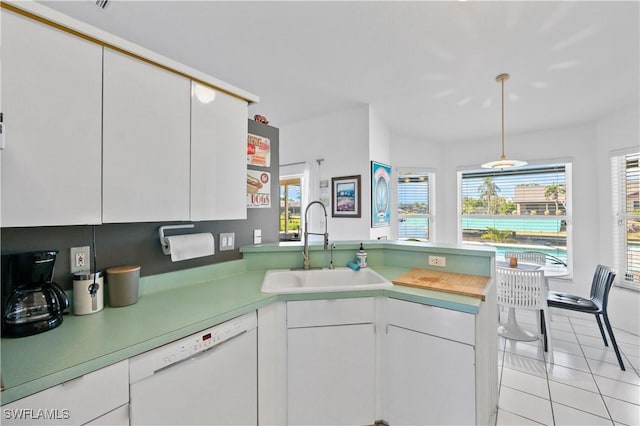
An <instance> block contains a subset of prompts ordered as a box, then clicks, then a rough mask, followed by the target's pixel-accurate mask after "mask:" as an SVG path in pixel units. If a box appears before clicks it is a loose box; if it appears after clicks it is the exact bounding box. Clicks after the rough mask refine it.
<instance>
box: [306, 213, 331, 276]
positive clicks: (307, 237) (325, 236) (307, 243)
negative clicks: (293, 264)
mask: <svg viewBox="0 0 640 426" xmlns="http://www.w3.org/2000/svg"><path fill="white" fill-rule="evenodd" d="M314 204H319V205H320V207H322V211H323V212H324V233H318V232H309V218H308V214H309V208H310V207H311V206H312V205H314ZM309 235H324V249H325V250H326V249H327V247H328V246H329V233H328V232H327V209H326V208H325V207H324V204H322V203H321V202H320V201H312V202H310V203H309V205H308V206H307V208H306V209H305V211H304V251H303V252H302V257H303V258H304V261H303V263H302V268H303V269H309V267H310V262H309Z"/></svg>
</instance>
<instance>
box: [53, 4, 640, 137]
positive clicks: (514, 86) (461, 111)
mask: <svg viewBox="0 0 640 426" xmlns="http://www.w3.org/2000/svg"><path fill="white" fill-rule="evenodd" d="M41 3H44V4H46V5H48V6H49V7H51V8H53V9H56V10H59V11H61V12H63V13H66V14H68V15H70V16H72V17H75V18H77V19H80V20H82V21H84V22H87V23H89V24H92V25H94V26H96V27H98V28H101V29H104V30H106V31H108V32H111V33H113V34H116V35H118V36H120V37H122V38H124V39H127V40H130V41H132V42H134V43H137V44H139V45H142V46H144V47H146V48H149V49H151V50H154V51H156V52H158V53H160V54H163V55H165V56H168V57H170V58H172V59H175V60H177V61H179V62H182V63H184V64H186V65H188V66H191V67H192V68H196V69H198V70H201V71H203V72H205V73H207V74H210V75H212V76H214V77H216V78H218V79H221V80H224V81H227V82H229V83H231V84H233V85H236V86H238V87H240V88H243V89H245V90H247V91H249V92H252V93H255V94H256V95H258V96H259V97H260V99H261V101H260V103H258V104H255V105H253V106H251V108H250V114H251V115H253V114H262V115H264V116H266V117H267V118H268V119H269V120H270V122H271V124H272V125H274V126H276V127H282V126H285V125H288V124H291V123H295V122H298V121H301V120H305V119H308V118H311V117H315V116H319V115H325V114H328V113H331V112H334V111H337V110H340V109H344V108H348V107H353V106H357V105H363V104H372V105H373V106H374V107H375V108H376V110H377V111H378V113H379V114H380V116H381V117H382V118H383V119H384V121H385V122H386V123H387V124H388V125H389V127H390V129H391V131H392V132H393V133H396V134H399V135H403V136H407V137H416V138H419V139H421V140H426V141H431V142H448V141H456V140H466V139H470V138H476V137H478V138H480V137H488V136H493V135H496V134H499V132H500V84H499V83H497V82H496V81H495V77H496V76H497V75H498V74H500V73H503V72H507V73H510V74H511V79H509V80H508V81H507V82H506V83H505V94H506V95H505V97H506V100H505V103H506V112H505V120H506V132H507V133H519V132H527V131H532V130H540V129H548V128H554V127H560V126H566V125H572V124H579V123H584V122H588V121H591V120H593V119H596V118H598V117H602V116H605V115H607V114H610V113H612V112H614V111H616V110H618V109H621V108H626V107H629V106H632V105H637V104H638V99H639V92H640V86H639V76H640V66H639V64H640V47H639V40H640V11H639V10H640V8H639V5H640V3H638V2H637V1H632V2H614V1H602V2H592V1H583V2H554V1H550V2H537V1H531V2H524V1H511V2H504V1H503V2H480V1H479V2H472V1H469V2H461V1H441V2H429V1H423V2H399V1H392V2H365V1H354V2H291V1H285V2H270V1H258V2H239V1H235V2H231V1H229V2H221V1H193V2H191V1H138V2H132V1H117V0H116V1H114V0H111V1H110V2H109V4H108V5H107V7H106V9H105V10H102V9H100V8H99V7H97V6H96V5H95V2H94V1H93V0H83V1H70V2H68V1H41Z"/></svg>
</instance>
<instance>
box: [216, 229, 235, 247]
mask: <svg viewBox="0 0 640 426" xmlns="http://www.w3.org/2000/svg"><path fill="white" fill-rule="evenodd" d="M235 239H236V234H235V233H233V232H225V233H223V234H220V238H219V239H218V241H220V251H227V250H233V248H234V247H235Z"/></svg>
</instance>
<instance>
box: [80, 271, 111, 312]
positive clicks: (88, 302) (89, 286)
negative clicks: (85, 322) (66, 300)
mask: <svg viewBox="0 0 640 426" xmlns="http://www.w3.org/2000/svg"><path fill="white" fill-rule="evenodd" d="M94 275H95V280H94ZM102 308H104V284H103V278H102V273H101V272H96V273H95V274H74V275H73V313H74V314H75V315H87V314H93V313H95V312H99V311H101V310H102Z"/></svg>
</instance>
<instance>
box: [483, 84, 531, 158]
mask: <svg viewBox="0 0 640 426" xmlns="http://www.w3.org/2000/svg"><path fill="white" fill-rule="evenodd" d="M508 79H509V74H500V75H499V76H497V77H496V81H497V82H500V83H501V85H502V154H501V155H500V159H499V160H497V161H490V162H488V163H484V164H483V165H482V167H483V168H485V169H509V168H513V167H521V166H525V165H526V164H527V162H526V161H520V160H507V157H505V155H504V82H505V80H508Z"/></svg>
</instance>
